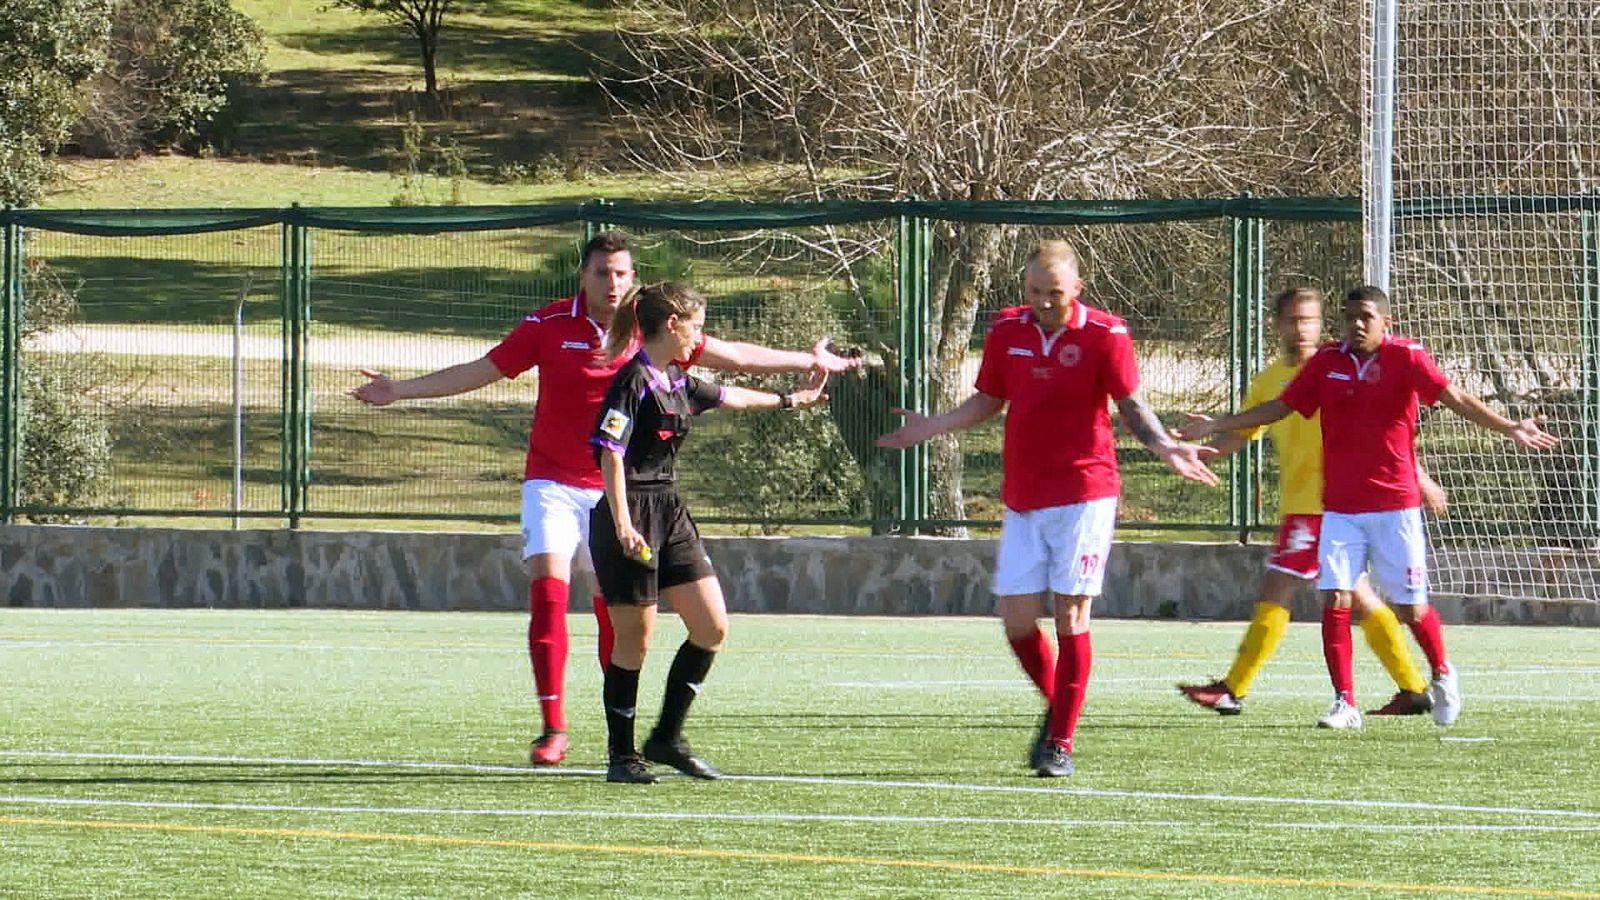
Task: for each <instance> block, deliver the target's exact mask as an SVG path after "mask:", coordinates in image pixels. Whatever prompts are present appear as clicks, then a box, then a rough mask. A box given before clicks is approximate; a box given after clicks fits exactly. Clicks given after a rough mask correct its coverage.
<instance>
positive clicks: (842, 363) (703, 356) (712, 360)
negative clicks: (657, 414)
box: [696, 335, 861, 373]
mask: <svg viewBox="0 0 1600 900" xmlns="http://www.w3.org/2000/svg"><path fill="white" fill-rule="evenodd" d="M696 362H697V363H698V364H700V365H702V366H706V367H707V368H712V369H722V370H726V371H739V372H754V373H764V372H809V371H811V370H812V369H820V370H821V371H823V372H829V373H835V372H846V371H849V370H850V369H854V368H856V367H857V366H860V365H861V360H860V359H859V358H856V359H850V358H846V357H843V356H839V355H837V354H835V353H834V352H833V351H831V350H829V349H828V339H827V338H822V339H821V340H819V341H817V343H816V345H815V346H813V347H812V348H811V352H809V353H802V352H800V351H797V350H776V349H773V348H772V347H763V346H761V345H760V344H746V343H743V342H740V341H724V340H721V339H719V338H714V337H711V336H710V335H707V336H706V345H705V347H704V348H702V349H701V351H700V358H699V359H698V360H696Z"/></svg>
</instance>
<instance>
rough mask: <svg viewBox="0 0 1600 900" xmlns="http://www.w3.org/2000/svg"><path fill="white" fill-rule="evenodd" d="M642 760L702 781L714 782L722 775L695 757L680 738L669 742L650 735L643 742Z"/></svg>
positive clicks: (713, 767)
mask: <svg viewBox="0 0 1600 900" xmlns="http://www.w3.org/2000/svg"><path fill="white" fill-rule="evenodd" d="M644 758H645V759H648V760H650V761H651V762H653V763H661V764H662V765H664V766H671V767H673V768H674V769H677V770H678V771H679V772H682V773H683V774H685V775H687V776H689V777H690V778H699V779H701V780H702V781H715V780H717V779H718V778H721V777H722V773H721V772H719V771H717V769H716V767H715V766H713V765H711V764H710V763H708V762H706V761H705V760H703V759H701V758H700V757H698V756H695V755H694V754H693V753H692V752H691V751H690V750H689V745H688V744H687V743H685V742H684V740H683V739H682V738H679V739H677V740H675V741H669V740H665V739H663V738H658V737H655V736H654V735H652V736H651V737H650V739H649V740H646V741H645V742H644Z"/></svg>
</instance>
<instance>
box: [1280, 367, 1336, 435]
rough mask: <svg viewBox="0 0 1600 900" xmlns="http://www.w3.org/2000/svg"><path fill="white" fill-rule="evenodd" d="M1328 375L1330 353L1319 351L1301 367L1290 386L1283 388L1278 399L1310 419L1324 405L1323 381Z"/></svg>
mask: <svg viewBox="0 0 1600 900" xmlns="http://www.w3.org/2000/svg"><path fill="white" fill-rule="evenodd" d="M1327 377H1328V354H1327V353H1318V354H1317V355H1315V356H1313V357H1311V359H1310V360H1308V361H1307V362H1306V364H1305V366H1304V367H1302V368H1301V369H1300V374H1299V375H1296V376H1295V377H1294V380H1293V381H1291V382H1289V386H1288V387H1286V388H1284V389H1283V393H1281V394H1279V395H1278V399H1279V400H1282V401H1283V402H1284V403H1287V404H1288V405H1289V408H1290V409H1292V410H1294V411H1295V412H1297V413H1299V414H1300V415H1302V416H1305V417H1306V418H1308V419H1309V418H1311V417H1312V416H1314V415H1316V414H1317V410H1318V409H1320V408H1321V407H1322V382H1323V381H1324V380H1325V379H1326V378H1327Z"/></svg>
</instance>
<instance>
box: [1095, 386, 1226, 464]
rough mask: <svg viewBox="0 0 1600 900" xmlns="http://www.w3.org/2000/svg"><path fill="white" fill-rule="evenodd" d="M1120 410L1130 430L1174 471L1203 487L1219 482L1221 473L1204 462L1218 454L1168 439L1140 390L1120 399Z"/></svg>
mask: <svg viewBox="0 0 1600 900" xmlns="http://www.w3.org/2000/svg"><path fill="white" fill-rule="evenodd" d="M1117 410H1118V411H1119V412H1121V413H1122V423H1123V424H1124V425H1126V426H1128V430H1129V431H1131V432H1133V436H1134V437H1136V438H1138V439H1139V443H1141V444H1143V445H1145V447H1146V448H1147V449H1148V450H1149V451H1150V452H1151V453H1154V454H1155V455H1157V456H1159V457H1161V460H1162V462H1165V463H1166V464H1167V465H1168V466H1170V467H1171V468H1172V471H1174V472H1177V473H1178V474H1179V475H1182V476H1183V477H1184V478H1187V479H1189V480H1190V481H1198V482H1200V483H1201V484H1206V485H1215V484H1216V483H1217V473H1215V472H1213V471H1211V469H1210V468H1208V467H1207V466H1206V464H1205V462H1204V460H1205V459H1206V458H1207V457H1210V456H1212V455H1214V454H1215V453H1216V452H1217V451H1216V450H1215V449H1213V448H1211V447H1202V446H1200V445H1198V444H1180V443H1178V442H1177V441H1174V440H1173V439H1172V438H1170V437H1168V436H1167V430H1166V429H1165V428H1163V427H1162V425H1161V420H1160V419H1158V418H1156V414H1155V412H1154V411H1152V410H1151V409H1150V405H1149V404H1148V403H1145V402H1144V398H1143V397H1141V396H1139V394H1138V392H1137V391H1135V392H1134V393H1132V394H1129V395H1128V396H1126V397H1123V398H1122V399H1121V400H1118V401H1117Z"/></svg>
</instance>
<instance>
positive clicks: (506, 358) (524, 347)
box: [486, 315, 540, 378]
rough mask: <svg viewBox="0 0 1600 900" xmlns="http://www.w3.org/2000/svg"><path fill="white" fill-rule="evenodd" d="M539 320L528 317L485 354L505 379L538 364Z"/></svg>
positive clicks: (534, 317) (531, 316)
mask: <svg viewBox="0 0 1600 900" xmlns="http://www.w3.org/2000/svg"><path fill="white" fill-rule="evenodd" d="M539 330H540V319H539V317H538V316H535V315H530V316H528V317H527V318H525V319H523V320H522V321H521V322H519V323H517V327H515V328H513V329H511V331H510V333H509V334H507V335H506V336H505V337H503V338H501V339H500V343H498V344H495V345H494V346H493V347H492V348H490V350H489V352H488V353H487V354H486V356H488V358H489V362H491V363H494V367H495V368H496V369H499V370H500V374H501V375H504V376H505V377H507V378H515V377H517V376H518V375H521V374H522V373H523V372H526V371H528V370H529V369H531V368H533V367H534V366H537V365H538V364H539Z"/></svg>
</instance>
